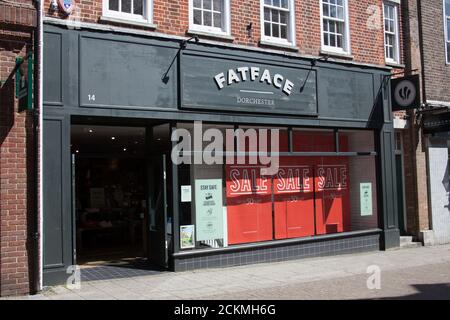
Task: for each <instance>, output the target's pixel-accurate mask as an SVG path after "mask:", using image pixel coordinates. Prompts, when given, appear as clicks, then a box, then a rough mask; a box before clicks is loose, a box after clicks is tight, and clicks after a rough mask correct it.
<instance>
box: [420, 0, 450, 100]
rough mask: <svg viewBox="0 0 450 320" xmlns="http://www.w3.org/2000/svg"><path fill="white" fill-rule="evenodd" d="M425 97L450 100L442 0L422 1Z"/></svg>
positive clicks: (449, 67)
mask: <svg viewBox="0 0 450 320" xmlns="http://www.w3.org/2000/svg"><path fill="white" fill-rule="evenodd" d="M421 10H422V38H423V46H422V50H423V66H424V81H425V99H426V100H437V101H444V102H450V85H449V82H448V81H449V80H448V79H450V65H448V64H447V65H446V63H445V62H446V61H445V42H444V39H445V37H444V11H443V1H442V0H424V1H421Z"/></svg>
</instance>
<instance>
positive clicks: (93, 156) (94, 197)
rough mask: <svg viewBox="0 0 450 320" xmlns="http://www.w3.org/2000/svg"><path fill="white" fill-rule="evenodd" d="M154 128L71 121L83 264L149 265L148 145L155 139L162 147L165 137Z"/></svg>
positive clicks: (75, 207) (77, 226) (79, 253)
mask: <svg viewBox="0 0 450 320" xmlns="http://www.w3.org/2000/svg"><path fill="white" fill-rule="evenodd" d="M148 128H150V129H148ZM153 128H155V127H147V128H146V127H144V126H127V127H123V126H110V125H91V124H73V125H72V128H71V154H72V182H73V191H72V192H73V195H72V198H73V199H74V200H73V201H74V203H73V210H74V212H75V215H74V220H75V230H74V237H75V238H76V263H77V264H78V265H82V266H97V265H125V264H133V265H136V264H141V265H142V266H146V265H147V263H146V262H147V256H148V239H149V235H148V234H147V233H148V224H149V219H150V217H149V212H150V210H148V205H147V204H148V199H149V198H148V195H149V189H151V188H150V187H149V179H148V169H149V168H148V154H149V153H148V152H147V150H146V145H149V142H151V145H152V149H153V147H154V148H155V149H157V148H158V144H162V143H164V141H163V140H165V137H163V136H162V135H161V134H160V133H161V130H154V129H153ZM149 132H150V133H151V134H150V135H149V134H148V133H149ZM155 132H156V135H155V134H153V133H155ZM158 132H159V134H160V136H158ZM149 137H150V139H153V140H154V141H148V139H149Z"/></svg>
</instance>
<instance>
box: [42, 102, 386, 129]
mask: <svg viewBox="0 0 450 320" xmlns="http://www.w3.org/2000/svg"><path fill="white" fill-rule="evenodd" d="M67 113H70V114H71V116H72V117H74V116H87V117H102V118H110V117H121V118H131V119H140V120H142V121H146V120H160V121H163V120H166V121H175V122H192V121H203V122H208V123H221V124H224V123H225V124H226V123H229V124H242V125H253V126H254V125H263V126H267V125H270V126H274V125H277V124H280V123H282V124H283V127H286V126H294V127H305V128H308V127H309V128H315V127H328V128H340V129H346V128H348V129H378V128H379V127H380V125H381V124H377V123H372V122H371V121H367V120H351V121H350V120H347V119H340V118H335V119H326V120H323V119H321V118H320V117H318V118H316V117H314V118H305V117H293V116H284V115H267V114H251V115H246V114H239V115H236V114H224V113H218V112H214V113H211V112H210V113H207V112H203V113H200V112H188V111H183V110H177V109H165V110H163V109H157V108H146V109H144V108H142V109H136V108H127V109H124V108H120V107H116V108H109V109H108V108H78V107H74V106H65V107H64V108H61V107H58V106H51V105H46V104H44V115H64V114H67Z"/></svg>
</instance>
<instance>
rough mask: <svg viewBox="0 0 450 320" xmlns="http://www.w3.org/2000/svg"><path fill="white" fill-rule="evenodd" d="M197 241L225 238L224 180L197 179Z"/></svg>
mask: <svg viewBox="0 0 450 320" xmlns="http://www.w3.org/2000/svg"><path fill="white" fill-rule="evenodd" d="M195 224H196V229H197V230H196V231H197V232H196V233H197V239H196V240H197V241H207V240H215V239H222V238H223V209H222V180H221V179H199V180H195Z"/></svg>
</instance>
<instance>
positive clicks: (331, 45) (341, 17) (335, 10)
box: [321, 0, 350, 53]
mask: <svg viewBox="0 0 450 320" xmlns="http://www.w3.org/2000/svg"><path fill="white" fill-rule="evenodd" d="M321 15H322V19H321V23H322V47H323V49H324V50H326V51H332V52H337V53H350V36H349V22H348V3H347V0H322V8H321Z"/></svg>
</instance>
